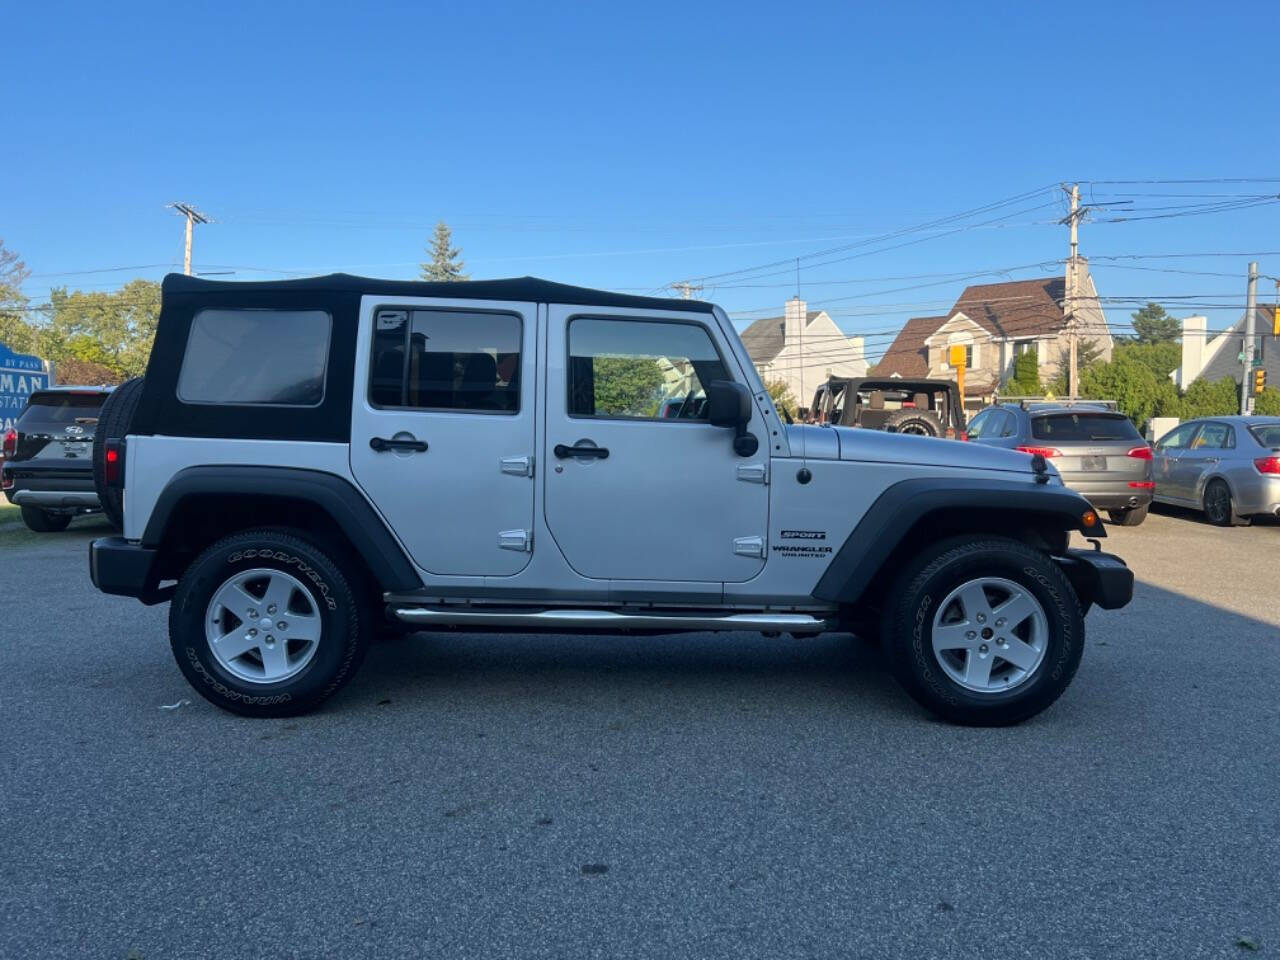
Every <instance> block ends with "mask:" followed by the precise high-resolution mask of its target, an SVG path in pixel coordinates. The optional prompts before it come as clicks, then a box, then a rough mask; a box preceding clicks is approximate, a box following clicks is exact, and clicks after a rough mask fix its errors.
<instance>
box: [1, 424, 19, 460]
mask: <svg viewBox="0 0 1280 960" xmlns="http://www.w3.org/2000/svg"><path fill="white" fill-rule="evenodd" d="M17 452H18V431H17V430H10V431H9V432H8V433H6V434H5V435H4V455H5V457H6V458H7V457H12V456H13V455H14V454H15V453H17Z"/></svg>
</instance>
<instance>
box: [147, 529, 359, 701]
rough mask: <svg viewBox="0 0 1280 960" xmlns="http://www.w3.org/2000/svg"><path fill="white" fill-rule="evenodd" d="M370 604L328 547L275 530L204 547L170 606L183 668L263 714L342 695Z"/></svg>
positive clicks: (207, 694) (207, 689)
mask: <svg viewBox="0 0 1280 960" xmlns="http://www.w3.org/2000/svg"><path fill="white" fill-rule="evenodd" d="M368 620H369V618H368V616H367V615H366V611H365V610H364V609H362V608H361V606H360V604H359V601H358V600H357V599H356V593H355V591H354V590H352V588H351V581H350V579H349V578H348V577H347V576H346V575H345V574H344V573H343V571H342V569H341V567H339V566H338V564H337V563H336V562H335V561H334V560H332V559H331V558H330V557H329V556H328V555H327V554H326V553H325V552H324V551H323V550H321V549H320V548H319V547H317V546H316V545H314V544H312V543H310V542H309V541H307V540H304V539H302V538H301V537H298V536H294V535H292V534H289V533H282V532H280V531H275V530H258V531H254V532H251V533H240V534H235V535H233V536H230V537H227V538H226V539H224V540H220V541H218V542H217V543H215V544H214V545H213V546H211V547H209V548H208V549H207V550H205V551H204V553H202V554H201V555H200V556H199V557H198V558H196V560H195V562H194V563H192V564H191V566H190V567H189V568H188V569H187V571H186V573H184V574H183V576H182V579H181V580H180V581H179V582H178V589H177V592H176V593H175V594H174V598H173V605H172V607H171V608H170V610H169V642H170V645H171V646H172V647H173V655H174V657H175V658H177V661H178V667H179V668H180V669H181V670H182V672H183V674H184V675H185V676H186V678H187V680H188V681H189V682H190V683H191V685H192V686H193V687H195V688H196V690H197V691H198V692H199V693H200V694H201V696H203V697H204V698H205V699H207V700H209V701H210V702H211V703H214V704H217V705H218V706H220V707H222V708H224V709H226V710H230V711H232V712H233V713H241V714H246V715H249V716H258V717H279V716H290V715H294V714H299V713H305V712H307V711H308V710H311V709H314V708H315V707H317V706H319V705H320V703H322V702H323V701H324V700H325V699H327V698H328V697H330V696H332V695H333V694H334V693H336V692H337V691H338V690H339V689H340V688H341V687H342V686H343V684H345V683H346V682H347V681H348V680H349V679H350V678H351V676H352V674H354V673H355V670H356V668H357V667H358V666H359V665H360V661H361V660H363V659H364V655H365V651H366V650H367V649H368V646H369V635H370V629H369V623H368Z"/></svg>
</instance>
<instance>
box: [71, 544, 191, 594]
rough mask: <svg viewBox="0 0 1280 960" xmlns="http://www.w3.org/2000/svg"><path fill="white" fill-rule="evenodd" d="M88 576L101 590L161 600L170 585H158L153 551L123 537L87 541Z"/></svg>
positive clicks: (170, 589)
mask: <svg viewBox="0 0 1280 960" xmlns="http://www.w3.org/2000/svg"><path fill="white" fill-rule="evenodd" d="M89 579H90V580H92V581H93V585H94V586H95V587H97V588H98V589H99V590H101V591H102V592H103V593H110V594H113V595H115V596H117V597H135V598H137V599H138V600H141V601H142V602H143V603H146V604H153V603H163V602H164V601H166V600H168V599H169V598H170V597H171V596H173V587H172V586H169V587H161V586H160V581H159V575H158V573H157V570H156V551H155V550H151V549H148V548H147V547H144V546H142V545H141V544H138V543H131V542H130V541H128V540H126V539H124V537H102V538H100V539H98V540H94V541H93V542H92V543H90V544H89Z"/></svg>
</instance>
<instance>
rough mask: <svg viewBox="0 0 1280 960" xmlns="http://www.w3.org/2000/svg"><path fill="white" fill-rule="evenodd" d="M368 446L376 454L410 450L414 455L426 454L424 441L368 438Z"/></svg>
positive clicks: (425, 442)
mask: <svg viewBox="0 0 1280 960" xmlns="http://www.w3.org/2000/svg"><path fill="white" fill-rule="evenodd" d="M369 446H370V447H371V448H372V449H373V450H375V451H376V452H378V453H382V452H383V451H385V450H412V451H413V452H414V453H426V452H427V441H425V440H388V439H386V438H385V437H370V438H369Z"/></svg>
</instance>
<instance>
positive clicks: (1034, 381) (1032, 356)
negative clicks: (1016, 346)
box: [1004, 350, 1041, 397]
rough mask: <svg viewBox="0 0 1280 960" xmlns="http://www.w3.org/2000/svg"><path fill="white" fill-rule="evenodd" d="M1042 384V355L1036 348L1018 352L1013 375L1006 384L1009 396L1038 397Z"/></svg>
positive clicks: (1006, 393)
mask: <svg viewBox="0 0 1280 960" xmlns="http://www.w3.org/2000/svg"><path fill="white" fill-rule="evenodd" d="M1040 393H1041V386H1040V357H1039V355H1038V354H1037V353H1036V351H1034V350H1028V351H1027V352H1026V353H1020V354H1018V356H1017V358H1016V359H1015V360H1014V361H1013V376H1012V377H1011V378H1010V380H1009V382H1008V383H1006V384H1005V386H1004V396H1007V397H1038V396H1040Z"/></svg>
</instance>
